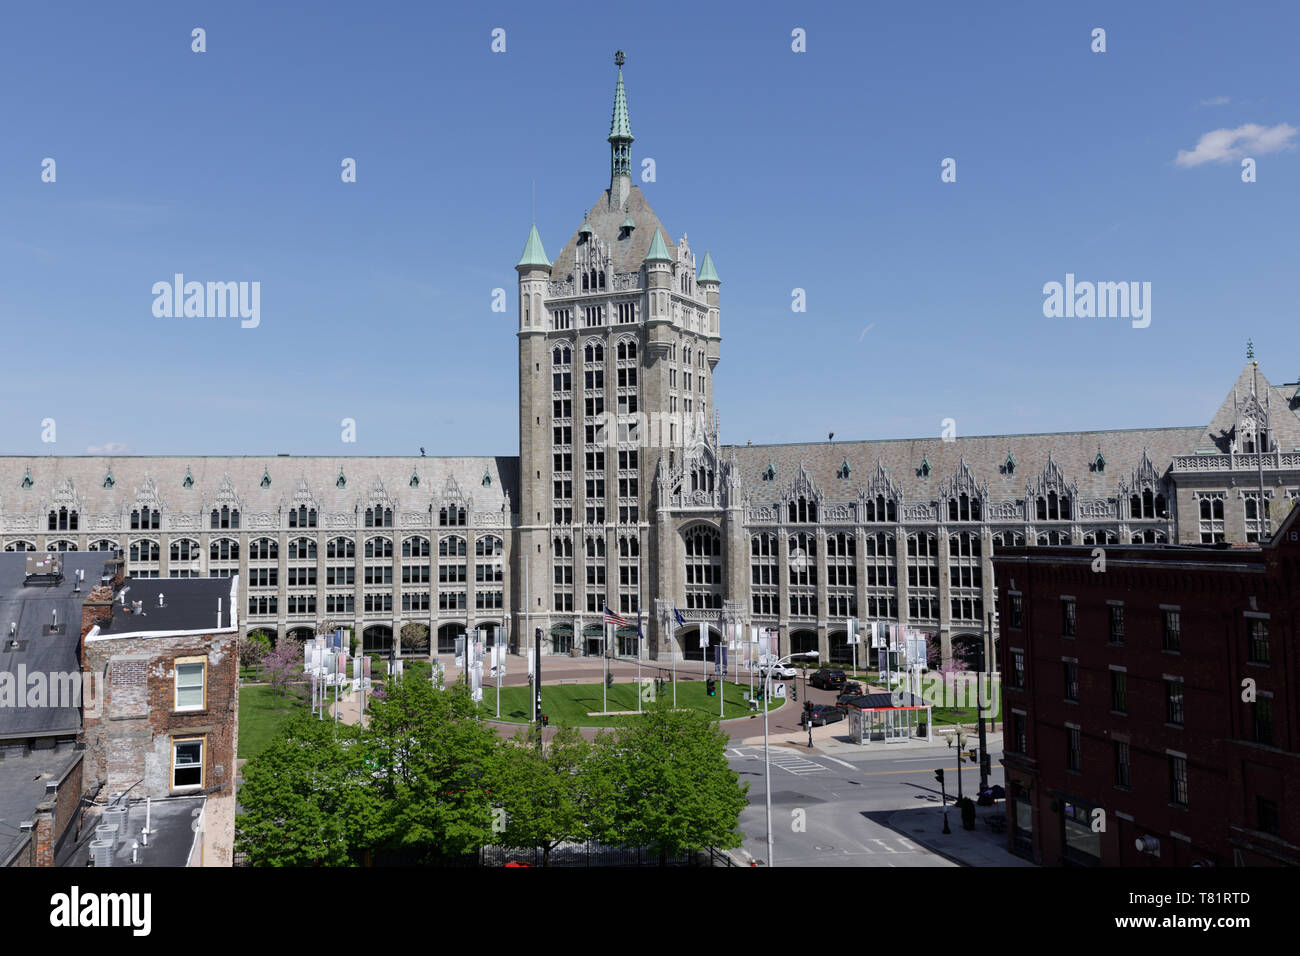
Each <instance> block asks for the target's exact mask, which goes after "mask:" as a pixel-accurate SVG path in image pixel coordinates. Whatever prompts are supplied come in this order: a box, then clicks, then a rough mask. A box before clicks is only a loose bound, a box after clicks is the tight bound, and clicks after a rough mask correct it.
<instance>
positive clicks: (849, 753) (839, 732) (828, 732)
mask: <svg viewBox="0 0 1300 956" xmlns="http://www.w3.org/2000/svg"><path fill="white" fill-rule="evenodd" d="M728 723H733V721H728ZM762 729H763V725H762V724H761V723H760V724H759V725H758V730H759V731H760V733H758V734H757V735H755V736H748V737H745V738H743V739H740V740H733V741H732V746H737V747H752V746H759V747H761V746H762V745H763V734H762V733H761V731H762ZM812 737H813V745H812V748H811V749H809V747H808V731H807V730H804V729H800V730H794V731H782V732H780V733H777V732H769V734H768V740H769V741H770V743H771V744H772V745H773V746H777V745H783V746H787V747H795V748H797V749H798V750H800V751H802V752H803V753H814V754H816V753H820V754H825V755H826V756H829V757H858V758H860V759H861V758H866V757H887V756H890V755H891V754H895V753H899V752H902V751H904V750H924V749H935V748H943V750H944V752H949V750H950V748H949V747H948V737H947V736H944V735H942V734H940V733H939V732H938V731H935V734H934V740H932V741H927V740H921V739H915V738H913V739H909V740H900V741H895V742H892V743H886V742H885V741H883V740H873V741H871V743H869V744H865V745H859V744H856V743H854V742H853V741H852V739H851V738H850V737H849V735H848V734H847V733H845V732H844V723H843V722H838V723H834V724H827V725H826V726H824V727H814V728H813V732H812ZM971 737H972V745H973V738H974V735H973V734H972V735H971ZM985 740H986V742H987V745H988V750H989V752H990V753H993V752H997V751H1000V750H1001V749H1002V732H1001V731H998V732H996V733H994V732H992V731H989V732H988V733H986V734H985Z"/></svg>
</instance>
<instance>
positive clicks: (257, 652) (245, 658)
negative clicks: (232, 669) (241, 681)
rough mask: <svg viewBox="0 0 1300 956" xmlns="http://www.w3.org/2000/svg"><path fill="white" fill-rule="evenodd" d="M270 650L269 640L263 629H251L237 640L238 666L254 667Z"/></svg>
mask: <svg viewBox="0 0 1300 956" xmlns="http://www.w3.org/2000/svg"><path fill="white" fill-rule="evenodd" d="M270 652H271V641H270V639H269V638H267V636H266V632H265V631H252V632H250V633H248V634H245V635H243V636H242V637H240V638H239V641H238V653H239V666H240V667H256V666H257V665H258V664H260V663H262V659H263V658H265V657H266V655H267V654H269V653H270Z"/></svg>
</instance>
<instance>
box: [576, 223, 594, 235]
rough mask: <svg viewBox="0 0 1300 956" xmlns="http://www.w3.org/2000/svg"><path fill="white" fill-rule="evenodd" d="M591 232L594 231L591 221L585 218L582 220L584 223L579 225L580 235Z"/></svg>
mask: <svg viewBox="0 0 1300 956" xmlns="http://www.w3.org/2000/svg"><path fill="white" fill-rule="evenodd" d="M591 233H592V228H591V223H589V222H587V220H585V219H584V220H582V225H581V226H579V227H578V235H580V236H582V235H591Z"/></svg>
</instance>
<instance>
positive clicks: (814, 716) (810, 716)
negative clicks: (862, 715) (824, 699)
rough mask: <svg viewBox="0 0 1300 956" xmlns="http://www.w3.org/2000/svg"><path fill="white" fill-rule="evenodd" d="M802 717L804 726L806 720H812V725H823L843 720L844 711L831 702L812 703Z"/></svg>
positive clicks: (806, 722)
mask: <svg viewBox="0 0 1300 956" xmlns="http://www.w3.org/2000/svg"><path fill="white" fill-rule="evenodd" d="M803 718H804V725H805V726H807V724H808V721H812V725H813V726H814V727H824V726H826V725H827V724H833V723H835V721H837V720H843V719H844V711H843V710H841V709H840V708H839V707H836V706H834V705H833V704H814V705H813V706H812V708H811V709H810V710H806V711H804V715H803Z"/></svg>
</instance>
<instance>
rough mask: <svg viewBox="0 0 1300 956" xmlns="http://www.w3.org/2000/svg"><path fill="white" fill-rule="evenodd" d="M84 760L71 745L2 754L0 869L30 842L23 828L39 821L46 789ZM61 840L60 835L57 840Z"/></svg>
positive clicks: (24, 748) (0, 766)
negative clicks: (39, 809) (23, 845)
mask: <svg viewBox="0 0 1300 956" xmlns="http://www.w3.org/2000/svg"><path fill="white" fill-rule="evenodd" d="M81 756H82V755H81V753H79V752H78V751H75V750H73V747H72V742H71V741H68V742H67V743H66V744H60V745H59V746H57V747H49V748H41V749H36V750H28V749H27V748H26V747H12V748H8V749H4V750H0V867H4V866H5V864H6V862H7V861H8V860H9V858H10V857H11V856H12V855H13V853H14V851H15V850H17V849H18V847H19V846H21V845H22V844H24V843H25V842H26V841H27V840H28V834H26V833H23V832H22V831H21V830H20V829H19V827H20V826H21V825H22V824H23V823H26V822H30V821H33V820H34V819H35V817H36V807H37V804H40V803H42V802H44V801H45V788H46V786H47V785H48V784H51V783H58V782H59V781H60V780H62V779H63V775H64V774H65V773H66V772H67V771H68V768H69V767H71V766H72V765H73V763H75V762H76V761H77V760H79V759H81ZM77 796H80V794H77ZM60 836H61V834H57V833H56V834H55V835H54V838H55V839H56V840H57V839H58V838H59V837H60Z"/></svg>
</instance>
